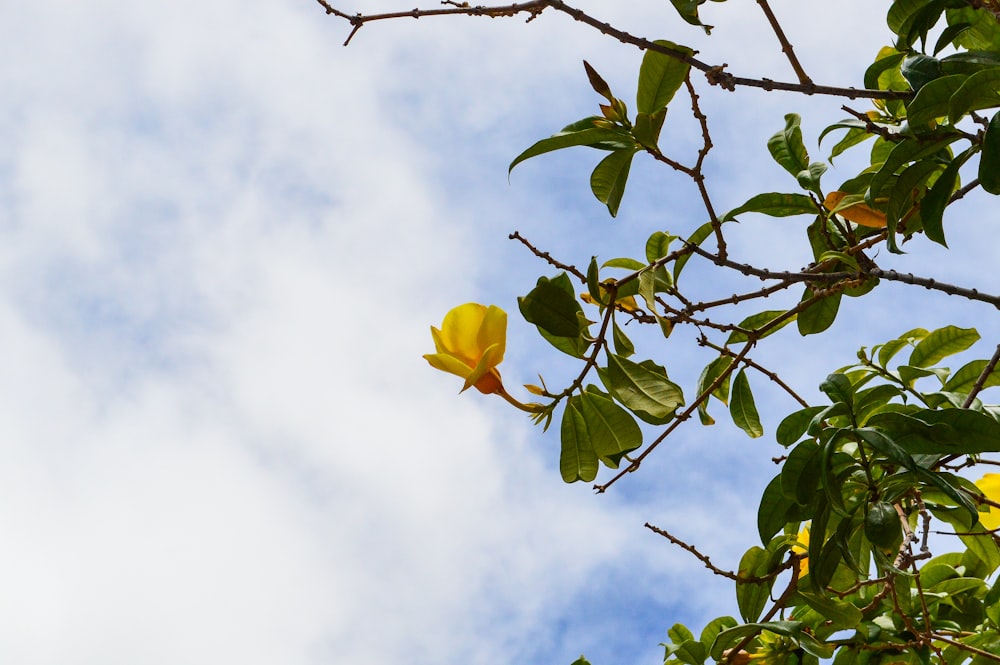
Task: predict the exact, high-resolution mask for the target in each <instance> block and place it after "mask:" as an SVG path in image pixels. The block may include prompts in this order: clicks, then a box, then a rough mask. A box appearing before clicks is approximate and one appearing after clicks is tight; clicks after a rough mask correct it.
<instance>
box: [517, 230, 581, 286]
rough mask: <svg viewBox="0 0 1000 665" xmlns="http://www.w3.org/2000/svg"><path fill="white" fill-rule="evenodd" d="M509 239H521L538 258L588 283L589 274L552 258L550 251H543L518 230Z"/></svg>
mask: <svg viewBox="0 0 1000 665" xmlns="http://www.w3.org/2000/svg"><path fill="white" fill-rule="evenodd" d="M507 239H508V240H518V241H520V242H521V244H522V245H524V246H525V247H527V248H528V249H529V250H531V253H532V254H534V255H535V256H537V257H538V258H540V259H542V260H543V261H545V262H546V263H548V264H549V265H551V266H553V267H555V268H558V269H559V270H565V271H566V272H568V273H571V274H572V275H573V276H574V277H576V278H577V279H579V280H580V281H581V282H582V283H584V284H586V283H587V276H586V275H584V274H583V273H582V272H580V271H579V270H578V269H577V268H576V266H571V265H568V264H566V263H560V262H559V261H557V260H555V259H554V258H552V255H551V254H549V253H548V252H543V251H542V250H540V249H538V248H536V247H535V246H534V245H532V244H531V243H530V242H528V239H527V238H525V237H524V236H522V235H521V234H520V233H518V232H517V231H514V232H513V233H511V234H510V235H509V236H507Z"/></svg>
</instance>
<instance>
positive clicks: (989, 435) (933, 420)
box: [868, 409, 1000, 455]
mask: <svg viewBox="0 0 1000 665" xmlns="http://www.w3.org/2000/svg"><path fill="white" fill-rule="evenodd" d="M868 425H869V426H873V427H878V428H879V429H882V430H885V431H886V432H889V433H891V435H892V438H893V440H894V441H895V442H896V444H898V445H899V446H900V447H901V448H902V449H904V450H905V451H906V452H907V453H910V454H913V455H917V454H943V455H965V454H976V453H989V452H1000V422H997V421H996V420H995V419H993V418H992V417H990V416H988V415H987V414H985V413H983V412H981V411H972V410H970V409H940V410H937V409H920V410H917V411H911V412H909V413H905V414H904V413H894V412H891V411H890V412H884V413H878V414H875V415H873V416H872V417H871V418H870V419H869V420H868Z"/></svg>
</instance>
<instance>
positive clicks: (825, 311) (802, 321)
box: [796, 286, 843, 337]
mask: <svg viewBox="0 0 1000 665" xmlns="http://www.w3.org/2000/svg"><path fill="white" fill-rule="evenodd" d="M842 295H843V294H842V293H840V292H837V293H833V294H831V295H828V296H826V297H825V298H822V299H820V300H818V301H816V302H814V303H813V304H812V305H810V306H809V307H807V308H806V309H804V310H802V311H801V312H799V315H798V317H797V318H796V324H797V325H798V328H799V334H800V335H802V336H803V337H804V336H806V335H814V334H816V333H821V332H823V331H824V330H826V329H827V328H829V327H830V326H832V325H833V322H834V320H835V319H836V318H837V311H838V310H839V309H840V299H841V296H842ZM812 297H813V292H812V290H811V289H810V288H809V287H808V286H807V287H806V290H805V293H803V294H802V300H808V299H810V298H812Z"/></svg>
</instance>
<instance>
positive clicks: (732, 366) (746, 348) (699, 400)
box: [594, 293, 827, 494]
mask: <svg viewBox="0 0 1000 665" xmlns="http://www.w3.org/2000/svg"><path fill="white" fill-rule="evenodd" d="M826 295H827V294H825V293H821V294H817V295H814V296H812V297H811V298H807V299H806V300H802V301H800V302H799V303H798V304H797V305H796V306H795V307H793V308H791V309H790V310H788V311H787V312H785V313H784V314H781V315H779V316H776V317H775V318H773V319H771V320H770V321H769V322H768V323H766V324H765V325H763V326H761V327H760V328H759V329H758V330H757V331H755V332H756V334H754V333H753V332H751V333H750V334H748V335H747V337H748V338H749V339H747V342H746V344H744V345H743V349H742V350H741V351H740V352H739V353H737V354H736V355H735V356H734V357H733V360H732V362H730V363H729V366H728V367H726V369H724V370H722V372H720V373H719V376H717V377H716V379H715V381H712V383H711V384H710V385H709V386H708V387H706V388H705V390H703V391H702V393H701V394H700V395H698V397H696V398H695V400H694V401H693V402H692V403H691V405H690V406H688V407H687V408H686V409H684V411H682V412H681V413H680V414H678V415H677V417H676V418H675V419H674V421H673V422H671V423H670V425H669V426H668V427H667V429H665V430H664V431H663V432H662V433H661V434H660V435H659V436H658V437H656V438H655V439H653V441H652V443H650V444H649V446H647V447H646V449H645V450H643V451H642V453H640V454H639V455H637V456H636V457H635V458H634V459H633V460H632V463H631V464H629V465H628V466H627V467H625V468H624V469H622V470H621V471H619V472H618V473H616V474H615V475H614V476H613V477H612V478H611V480H609V481H608V482H606V483H604V484H603V485H594V491H595V492H597V493H598V494H603V493H604V492H606V491H607V489H608V488H609V487H611V486H612V485H614V484H615V483H616V482H618V481H619V480H620V479H621V478H622V477H624V476H625V474H627V473H631V472H633V471H636V470H638V468H639V466H640V465H641V464H642V461H643V460H644V459H646V457H647V456H648V455H649V454H650V453H651V452H653V451H654V450H656V447H657V446H659V445H660V444H661V443H663V442H664V441H665V440H666V438H667V437H668V436H670V434H671V433H672V432H673V431H674V430H676V429H677V428H678V427H679V426H680V425H681V423H683V422H684V421H686V420H688V419H689V418H691V416H692V414H694V412H695V410H696V409H697V408H698V407H699V406H700V405H701V404H703V403H704V402H705V400H707V399H708V398H709V396H710V395H711V394H712V393H713V392H715V390H716V389H717V388H718V387H719V386H721V385H722V382H723V381H725V380H726V379H727V378H729V375H730V374H732V373H733V371H735V370H736V368H737V367H738V366H739V365H740V363H741V362H742V360H743V358H745V357H746V355H747V354H748V353H749V352H750V349H751V348H752V347H753V346H754V345H755V344H756V343H757V340H758V339H760V338H761V337H762V336H763V335H764V334H765V333H766V332H767V331H769V330H771V329H772V328H774V327H776V326H780V325H781V324H783V323H784V322H785V321H787V320H788V319H789V318H791V317H793V316H797V315H798V313H799V312H801V311H802V310H804V309H807V308H809V307H811V306H812V305H813V304H815V303H816V302H817V301H819V300H821V299H822V298H825V297H826Z"/></svg>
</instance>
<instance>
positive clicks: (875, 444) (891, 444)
mask: <svg viewBox="0 0 1000 665" xmlns="http://www.w3.org/2000/svg"><path fill="white" fill-rule="evenodd" d="M953 410H954V409H948V411H953ZM937 413H945V411H940V412H937ZM873 420H875V417H874V416H873V417H872V419H871V420H870V421H869V422H872V421H873ZM854 431H855V432H856V434H857V435H858V436H859V437H861V439H862V440H863V441H864V442H865V443H867V444H868V445H870V446H871V447H872V448H874V449H875V450H876V451H878V452H879V453H881V454H882V455H885V456H886V457H887V458H888V459H889V461H890V462H892V463H894V464H897V465H899V466H901V467H903V468H905V469H907V470H908V471H912V472H913V473H914V474H915V475H916V476H917V477H919V478H920V479H921V480H923V481H924V482H926V483H928V484H930V485H933V486H934V487H937V488H938V489H939V490H941V491H942V492H944V493H945V495H946V496H948V498H950V499H951V500H952V501H954V502H955V503H956V505H958V506H960V507H961V508H963V509H964V510H965V511H966V512H967V513H968V514H969V517H970V519H971V520H972V522H975V521H976V520H978V519H979V512H978V510H977V509H976V506H975V505H974V504H973V503H972V502H971V501H970V500H969V497H968V496H966V495H965V494H963V493H962V492H961V491H959V490H958V489H957V488H956V487H955V486H954V485H953V484H952V483H951V482H949V480H948V474H945V473H943V472H935V471H930V470H928V469H926V468H924V467H922V466H920V465H918V464H917V462H916V461H915V460H914V459H913V457H911V456H910V454H909V453H908V452H907V451H906V449H905V448H903V447H902V446H900V445H899V444H898V443H896V441H894V440H893V439H892V438H890V437H889V436H887V435H886V434H885V433H883V432H881V431H879V430H877V429H872V428H871V427H861V428H858V429H856V430H854Z"/></svg>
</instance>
